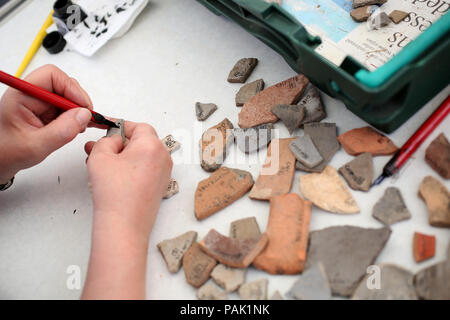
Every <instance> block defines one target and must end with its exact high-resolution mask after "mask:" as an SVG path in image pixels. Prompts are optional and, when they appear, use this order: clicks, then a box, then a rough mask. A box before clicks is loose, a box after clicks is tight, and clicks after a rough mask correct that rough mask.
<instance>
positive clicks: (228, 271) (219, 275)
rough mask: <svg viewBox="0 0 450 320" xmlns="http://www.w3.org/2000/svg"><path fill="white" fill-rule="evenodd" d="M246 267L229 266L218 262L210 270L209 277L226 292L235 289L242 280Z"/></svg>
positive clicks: (243, 279) (243, 280)
mask: <svg viewBox="0 0 450 320" xmlns="http://www.w3.org/2000/svg"><path fill="white" fill-rule="evenodd" d="M246 273H247V269H237V268H230V267H228V266H226V265H224V264H218V265H217V266H216V267H215V268H214V270H213V271H212V272H211V278H213V280H214V281H215V282H216V283H217V284H218V285H219V286H220V287H222V288H223V289H225V291H226V292H233V291H235V290H237V289H238V288H239V287H240V286H241V285H242V284H243V283H244V282H245V275H246Z"/></svg>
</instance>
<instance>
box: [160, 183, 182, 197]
mask: <svg viewBox="0 0 450 320" xmlns="http://www.w3.org/2000/svg"><path fill="white" fill-rule="evenodd" d="M178 192H179V187H178V182H177V181H176V180H175V179H170V180H169V185H168V186H167V192H166V194H165V195H164V197H163V198H164V199H169V198H171V197H172V196H173V195H175V194H177V193H178Z"/></svg>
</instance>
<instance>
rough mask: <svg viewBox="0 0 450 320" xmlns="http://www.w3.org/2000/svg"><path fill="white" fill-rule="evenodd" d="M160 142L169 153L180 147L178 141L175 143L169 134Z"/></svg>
mask: <svg viewBox="0 0 450 320" xmlns="http://www.w3.org/2000/svg"><path fill="white" fill-rule="evenodd" d="M161 141H162V143H163V144H164V147H166V150H167V151H168V152H169V153H172V152H174V151H177V150H178V149H179V148H180V146H181V145H180V143H179V142H178V141H176V140H175V139H174V138H173V136H172V135H171V134H169V135H168V136H167V137H165V138H164V139H162V140H161Z"/></svg>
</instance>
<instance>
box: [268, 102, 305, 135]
mask: <svg viewBox="0 0 450 320" xmlns="http://www.w3.org/2000/svg"><path fill="white" fill-rule="evenodd" d="M271 112H272V113H273V114H274V115H276V116H277V117H278V118H280V120H281V121H282V122H283V123H284V125H285V126H286V128H287V129H288V131H289V134H291V135H292V133H294V131H295V129H297V128H298V127H299V126H300V124H301V123H302V120H303V118H304V117H305V107H301V106H299V105H289V104H276V105H275V106H274V107H273V108H272V110H271Z"/></svg>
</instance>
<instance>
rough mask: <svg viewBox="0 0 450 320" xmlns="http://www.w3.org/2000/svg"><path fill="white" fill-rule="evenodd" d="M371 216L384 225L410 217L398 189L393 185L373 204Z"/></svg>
mask: <svg viewBox="0 0 450 320" xmlns="http://www.w3.org/2000/svg"><path fill="white" fill-rule="evenodd" d="M372 216H373V217H374V218H375V219H377V220H378V221H380V222H382V223H384V224H385V225H388V226H390V225H392V224H394V223H396V222H399V221H403V220H408V219H410V218H411V213H410V212H409V210H408V208H407V207H406V205H405V202H404V201H403V197H402V194H401V193H400V190H399V189H397V188H395V187H389V188H387V189H386V190H385V191H384V194H383V196H382V197H381V198H380V200H378V201H377V203H375V205H374V206H373V210H372Z"/></svg>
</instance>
